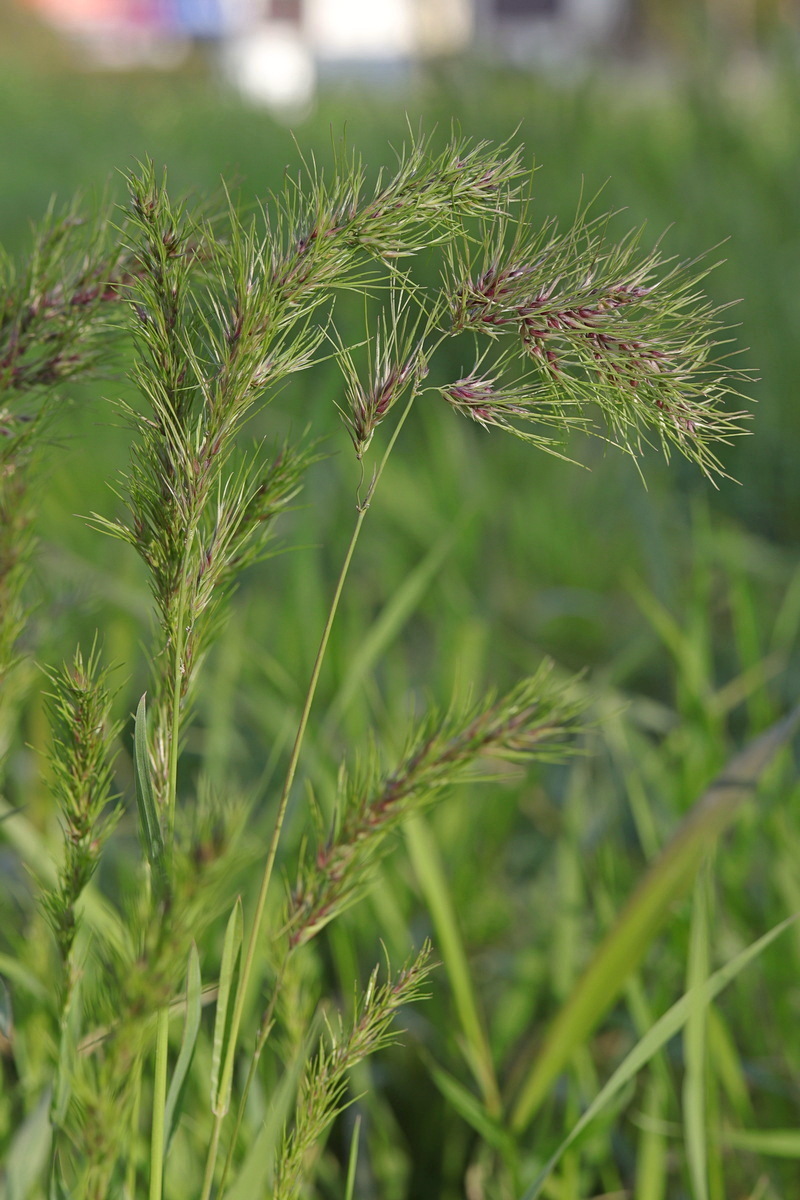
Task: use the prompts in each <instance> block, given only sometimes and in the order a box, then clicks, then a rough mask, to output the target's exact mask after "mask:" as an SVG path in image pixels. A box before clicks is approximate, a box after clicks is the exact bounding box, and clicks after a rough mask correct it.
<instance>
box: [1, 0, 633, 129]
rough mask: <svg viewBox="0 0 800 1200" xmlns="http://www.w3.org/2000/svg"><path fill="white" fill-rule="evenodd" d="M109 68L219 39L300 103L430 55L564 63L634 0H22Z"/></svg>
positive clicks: (377, 78) (264, 91)
mask: <svg viewBox="0 0 800 1200" xmlns="http://www.w3.org/2000/svg"><path fill="white" fill-rule="evenodd" d="M22 2H23V3H26V4H27V5H28V6H29V7H32V8H34V9H36V10H37V11H38V12H40V13H41V14H42V15H43V16H44V17H45V18H46V19H48V20H49V21H50V23H51V24H53V25H55V26H57V27H58V28H59V29H60V30H62V31H63V32H64V33H65V34H66V35H68V36H69V37H70V38H71V39H72V40H73V41H74V42H75V43H77V44H78V45H79V46H81V47H82V49H83V50H84V51H85V52H86V53H87V55H88V56H89V57H90V58H91V59H93V60H94V61H95V62H96V63H98V64H100V65H103V66H116V67H128V66H135V65H143V64H146V63H149V64H151V65H154V66H169V65H170V64H171V63H172V62H173V61H177V60H179V58H180V56H181V55H182V54H183V53H184V52H185V50H186V49H187V48H188V46H190V45H191V44H192V43H193V42H196V41H198V40H202V41H205V42H213V43H214V44H216V45H218V46H219V49H220V54H221V59H222V63H223V67H224V69H225V72H226V74H227V75H228V77H229V78H230V79H231V81H232V82H233V83H234V84H235V85H236V86H237V87H238V88H239V89H240V90H241V91H242V93H243V94H244V95H246V96H247V97H249V98H250V99H251V100H253V101H255V102H260V103H264V104H268V105H270V106H274V107H277V108H281V107H283V108H289V109H297V108H301V109H302V108H303V107H305V106H307V104H308V103H309V102H310V101H311V99H312V97H313V94H314V91H315V88H316V85H317V81H318V79H319V78H320V77H325V76H328V77H330V76H336V75H338V76H339V77H354V78H361V79H365V78H369V79H370V80H372V81H373V82H375V83H383V84H386V83H389V82H391V81H392V80H393V79H398V78H403V77H404V75H406V74H407V73H408V71H409V70H410V68H411V67H412V65H413V64H414V63H415V62H417V61H418V60H420V59H424V58H433V57H437V56H441V55H449V54H457V53H461V52H463V51H464V50H466V49H467V48H469V47H470V46H471V45H473V44H475V43H478V44H479V45H480V47H481V48H482V49H483V50H484V51H488V52H489V53H494V54H497V55H500V56H501V57H502V58H504V59H507V60H511V61H514V62H517V63H519V64H520V65H524V64H526V63H530V64H533V63H539V64H542V63H553V64H555V65H557V66H558V65H560V64H563V63H564V62H565V61H567V60H569V59H574V58H575V57H576V55H580V53H581V52H582V51H584V50H585V49H587V48H589V47H591V46H592V45H593V44H595V43H597V42H598V41H603V40H607V39H608V38H609V37H611V36H612V34H613V30H614V28H615V25H616V23H617V22H618V20H619V19H620V17H621V16H622V15H623V13H624V11H625V10H627V8H628V6H629V5H630V3H631V0H22Z"/></svg>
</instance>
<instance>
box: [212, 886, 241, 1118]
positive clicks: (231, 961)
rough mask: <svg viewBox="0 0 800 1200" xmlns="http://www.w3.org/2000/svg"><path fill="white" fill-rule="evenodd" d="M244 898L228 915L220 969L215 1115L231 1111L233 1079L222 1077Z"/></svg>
mask: <svg viewBox="0 0 800 1200" xmlns="http://www.w3.org/2000/svg"><path fill="white" fill-rule="evenodd" d="M242 933H243V926H242V901H241V898H240V897H239V898H237V900H236V903H235V905H234V906H233V912H232V913H231V915H230V917H229V918H228V926H227V928H226V930H225V942H224V944H223V948H222V964H221V966H220V971H219V991H218V993H217V1014H216V1018H215V1021H214V1045H213V1051H212V1058H211V1111H212V1112H213V1113H214V1114H215V1116H224V1115H225V1113H226V1112H227V1111H228V1105H229V1104H230V1098H231V1087H232V1084H233V1080H232V1078H231V1077H229V1078H228V1079H227V1080H222V1064H223V1063H224V1062H225V1060H226V1058H227V1056H228V1042H229V1038H230V1032H231V1030H230V1022H231V1016H232V1011H233V1010H232V1006H231V1003H230V1001H231V997H232V996H233V995H234V994H235V992H236V982H237V979H238V976H239V964H240V960H241V952H242Z"/></svg>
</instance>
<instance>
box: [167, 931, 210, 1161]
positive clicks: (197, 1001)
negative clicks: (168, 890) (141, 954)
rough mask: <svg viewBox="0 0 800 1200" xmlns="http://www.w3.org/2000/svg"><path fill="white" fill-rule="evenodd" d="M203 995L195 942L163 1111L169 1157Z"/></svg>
mask: <svg viewBox="0 0 800 1200" xmlns="http://www.w3.org/2000/svg"><path fill="white" fill-rule="evenodd" d="M201 991H202V987H201V979H200V956H199V955H198V953H197V946H196V945H195V944H194V942H192V948H191V950H190V951H189V965H188V967H187V970H186V1020H185V1021H184V1024H183V1037H182V1038H181V1048H180V1051H179V1052H178V1061H177V1062H176V1063H175V1070H174V1072H173V1074H172V1080H171V1082H170V1085H169V1091H168V1092H167V1106H166V1109H165V1111H164V1131H165V1137H164V1145H165V1146H166V1153H167V1154H169V1147H170V1142H171V1141H172V1135H173V1133H174V1132H175V1128H176V1126H177V1123H178V1118H179V1117H180V1112H181V1101H182V1097H183V1092H184V1089H185V1086H186V1078H187V1075H188V1073H189V1067H190V1066H191V1065H192V1058H193V1057H194V1048H195V1044H196V1042H197V1034H198V1031H199V1029H200V1014H201V1011H202V999H201Z"/></svg>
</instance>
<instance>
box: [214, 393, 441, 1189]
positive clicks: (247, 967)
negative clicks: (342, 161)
mask: <svg viewBox="0 0 800 1200" xmlns="http://www.w3.org/2000/svg"><path fill="white" fill-rule="evenodd" d="M416 394H417V389H416V388H413V389H412V391H411V395H410V396H409V399H408V403H407V404H406V406H405V408H404V409H403V412H402V414H401V416H400V419H399V421H398V422H397V425H396V426H395V428H394V431H393V433H392V436H391V438H390V439H389V443H388V445H387V447H386V450H385V451H384V454H383V457H382V458H381V461H380V463H379V465H378V467H377V468H376V470H375V473H374V474H373V476H372V480H371V482H370V484H369V487H368V489H367V493H366V496H365V497H364V499H363V500H361V499H359V500H358V502H357V512H356V520H355V525H354V526H353V532H352V534H351V536H350V542H349V544H348V546H347V550H346V552H345V556H344V561H343V563H342V567H341V570H340V572H339V578H338V580H337V582H336V588H335V590H334V593H333V599H332V600H331V604H330V608H329V610H328V616H327V619H326V621H325V627H324V629H323V631H322V637H321V638H320V643H319V649H318V650H317V656H316V658H315V659H314V666H313V667H312V670H311V678H310V680H309V683H308V688H307V690H306V697H305V701H304V703H303V710H302V712H301V714H300V721H299V722H298V726H297V733H296V734H295V739H294V745H293V746H292V753H291V755H290V758H289V765H288V767H287V769H286V778H285V779H284V783H283V788H282V790H281V796H280V800H279V801H278V812H277V814H276V817H275V824H274V826H273V830H272V837H271V838H270V843H269V847H268V849H267V860H266V863H265V865H264V873H263V875H262V878H261V887H260V889H259V893H258V899H257V900H256V908H255V913H254V914H253V924H252V927H251V930H250V937H249V939H248V942H247V949H246V951H245V956H244V961H243V964H242V973H241V976H240V978H239V985H238V989H237V992H236V1001H235V1004H234V1008H233V1016H232V1018H231V1030H230V1038H229V1041H228V1053H227V1056H226V1059H225V1064H224V1067H223V1074H222V1081H223V1082H222V1090H224V1089H225V1088H226V1087H227V1086H228V1085H229V1083H230V1080H231V1078H232V1076H233V1063H234V1057H235V1054H236V1045H237V1041H238V1035H239V1027H240V1025H241V1021H242V1013H243V1011H244V1004H245V998H246V995H247V988H248V984H249V982H250V976H251V974H252V971H253V963H254V961H255V956H256V947H257V945H258V939H259V937H260V934H261V923H262V921H263V917H264V909H265V908H266V904H267V894H268V892H269V886H270V883H271V881H272V873H273V870H274V867H275V859H276V857H277V854H278V843H279V842H280V838H281V833H282V832H283V826H284V822H285V820H286V811H287V809H288V807H289V796H290V793H291V790H292V784H293V783H294V777H295V774H296V773H297V765H298V763H299V761H300V752H301V750H302V747H303V741H304V739H305V734H306V729H307V727H308V719H309V716H310V715H311V707H312V705H313V703H314V696H315V695H316V691H317V684H318V682H319V677H320V673H321V671H322V664H323V661H324V659H325V652H326V650H327V648H328V641H329V639H330V635H331V630H332V628H333V622H334V620H335V618H336V612H337V609H338V607H339V600H340V599H341V596H342V592H343V590H344V585H345V581H346V579H347V575H348V572H349V570H350V563H351V562H352V560H353V554H354V553H355V548H356V545H357V544H358V539H359V535H360V533H361V527H362V525H363V524H364V518H365V516H366V515H367V510H368V508H369V506H370V504H371V502H372V498H373V496H374V494H375V489H376V487H377V486H378V482H379V480H380V478H381V475H382V474H383V471H384V468H385V466H386V463H387V462H388V460H389V455H390V454H391V452H392V450H393V449H394V445H395V442H396V441H397V439H398V437H399V436H400V431H401V429H402V428H403V425H404V424H405V422H406V419H407V417H408V414H409V413H410V412H411V408H412V406H413V404H414V400H415V398H416ZM264 1028H267V1030H268V1029H269V1024H268V1023H265V1026H264ZM262 1048H263V1042H262V1043H261V1044H260V1045H259V1053H260V1051H261V1049H262ZM221 1120H222V1117H221V1116H215V1120H214V1136H213V1137H212V1142H211V1145H210V1147H209V1152H208V1159H207V1163H206V1180H207V1181H208V1180H209V1175H213V1170H214V1162H213V1160H214V1159H215V1158H216V1154H217V1148H218V1144H219V1133H218V1127H219V1125H220V1123H221ZM209 1195H210V1192H209V1191H207V1190H206V1189H205V1187H204V1189H203V1194H202V1197H201V1200H208V1196H209Z"/></svg>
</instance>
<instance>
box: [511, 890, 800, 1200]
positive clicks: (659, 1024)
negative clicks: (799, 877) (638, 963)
mask: <svg viewBox="0 0 800 1200" xmlns="http://www.w3.org/2000/svg"><path fill="white" fill-rule="evenodd" d="M798 918H800V913H794V914H793V915H792V916H791V917H787V918H786V920H784V921H781V922H780V923H779V924H778V925H774V926H773V927H772V929H770V930H768V931H767V933H765V934H764V935H763V936H762V937H760V938H758V940H757V941H755V942H751V944H750V945H749V946H747V947H746V948H745V949H744V950H742V951H741V952H740V953H739V954H737V955H736V956H735V957H734V958H732V959H731V960H730V962H727V963H726V964H725V966H724V967H720V969H719V970H718V971H715V972H714V974H713V975H711V976H709V978H708V979H707V980H706V981H705V983H703V984H701V985H700V987H699V989H697V994H692V993H687V994H686V995H684V996H681V998H680V1000H678V1001H677V1002H676V1003H675V1004H673V1005H672V1007H671V1008H670V1009H668V1010H667V1011H666V1012H665V1013H664V1015H663V1017H660V1018H659V1020H658V1021H656V1023H655V1025H653V1027H652V1029H649V1030H648V1031H647V1033H646V1034H645V1035H644V1037H643V1038H642V1039H641V1040H640V1041H639V1042H637V1044H636V1045H635V1046H634V1048H633V1049H632V1050H631V1052H630V1053H629V1054H627V1055H626V1056H625V1058H624V1059H623V1061H622V1062H621V1063H620V1065H619V1066H618V1067H617V1069H616V1071H614V1073H613V1075H612V1076H611V1078H610V1079H609V1080H608V1082H607V1083H606V1084H605V1086H604V1087H603V1088H601V1090H600V1091H599V1092H598V1094H597V1095H596V1096H595V1098H594V1100H593V1101H592V1103H591V1104H590V1105H589V1107H588V1108H587V1109H586V1111H585V1113H584V1114H583V1116H582V1117H581V1119H580V1120H579V1121H578V1122H577V1124H576V1125H574V1126H573V1128H572V1129H571V1131H570V1133H569V1134H568V1136H567V1137H566V1138H565V1139H564V1141H563V1142H562V1143H561V1145H560V1146H559V1147H558V1149H557V1150H556V1152H555V1153H554V1154H553V1156H552V1158H551V1159H550V1161H549V1162H548V1163H547V1164H546V1166H545V1167H544V1169H543V1170H542V1171H541V1172H540V1173H539V1175H537V1177H536V1179H534V1181H533V1183H532V1184H531V1185H530V1187H529V1188H528V1190H527V1191H526V1192H525V1193H524V1194H523V1196H522V1200H536V1197H537V1196H539V1195H540V1194H541V1191H542V1187H543V1186H544V1184H545V1183H546V1181H547V1177H548V1175H549V1174H550V1173H551V1171H552V1170H553V1168H554V1167H555V1166H556V1164H557V1163H558V1161H559V1159H560V1158H561V1156H562V1155H563V1154H564V1152H565V1151H566V1150H568V1149H569V1147H570V1146H571V1145H572V1144H573V1143H574V1142H575V1140H576V1139H577V1138H578V1137H579V1136H580V1134H581V1133H583V1131H584V1129H585V1128H586V1127H587V1125H589V1124H591V1122H592V1121H593V1120H594V1118H595V1117H596V1116H597V1114H598V1113H599V1112H601V1111H602V1110H603V1109H604V1108H605V1107H606V1105H608V1104H609V1103H610V1102H611V1100H612V1099H613V1098H614V1096H615V1095H616V1094H617V1093H618V1092H619V1091H620V1089H621V1088H623V1087H624V1086H625V1085H626V1084H627V1083H628V1082H629V1081H630V1080H631V1079H633V1078H634V1076H635V1075H636V1074H637V1073H638V1072H639V1071H640V1070H641V1069H642V1067H644V1066H645V1065H646V1064H647V1063H648V1062H649V1061H650V1059H651V1058H652V1057H653V1055H654V1054H657V1053H658V1051H659V1050H660V1049H661V1048H662V1046H665V1045H666V1043H667V1042H668V1041H669V1040H670V1038H672V1037H674V1036H675V1034H676V1033H678V1032H679V1030H680V1029H682V1028H683V1026H684V1025H685V1024H686V1022H687V1020H688V1019H689V1016H690V1014H691V1013H692V1011H694V1009H695V1007H696V1005H698V1004H702V1005H708V1004H710V1002H711V1001H712V1000H713V999H714V997H715V996H717V995H719V993H720V992H721V991H722V990H723V988H726V987H727V986H728V984H729V983H730V982H731V980H733V979H735V978H736V976H737V975H738V974H740V972H741V971H743V970H744V969H745V967H747V966H748V965H749V964H750V963H751V962H752V961H753V959H755V958H757V957H758V955H759V954H761V953H762V952H763V951H764V950H766V948H767V946H769V945H771V943H772V942H774V941H775V939H776V938H778V937H780V935H781V934H782V933H783V932H784V931H785V930H787V929H788V928H789V927H790V926H791V925H793V924H794V923H795V922H796V921H797V920H798Z"/></svg>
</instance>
